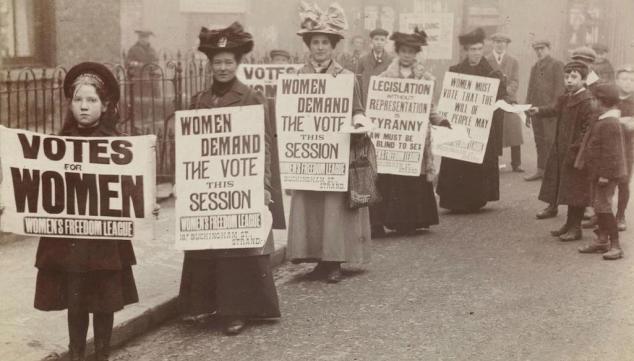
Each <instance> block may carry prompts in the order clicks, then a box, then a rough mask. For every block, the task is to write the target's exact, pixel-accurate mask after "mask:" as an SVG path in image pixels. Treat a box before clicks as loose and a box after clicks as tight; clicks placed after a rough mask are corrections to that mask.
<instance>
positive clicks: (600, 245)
mask: <svg viewBox="0 0 634 361" xmlns="http://www.w3.org/2000/svg"><path fill="white" fill-rule="evenodd" d="M594 233H596V234H597V238H596V239H595V240H594V241H593V242H592V243H590V244H588V245H586V246H584V247H581V248H579V252H580V253H605V252H607V251H609V250H610V240H609V238H608V235H607V233H605V232H600V231H599V230H596V231H594Z"/></svg>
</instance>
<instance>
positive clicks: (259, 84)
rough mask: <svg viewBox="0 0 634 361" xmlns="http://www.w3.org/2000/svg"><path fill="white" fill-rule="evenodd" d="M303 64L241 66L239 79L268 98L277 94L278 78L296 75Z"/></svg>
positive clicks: (238, 74)
mask: <svg viewBox="0 0 634 361" xmlns="http://www.w3.org/2000/svg"><path fill="white" fill-rule="evenodd" d="M303 66H304V65H303V64H240V67H239V68H238V73H237V76H238V79H240V81H241V82H243V83H244V84H246V85H248V86H250V87H251V88H253V89H255V90H257V91H259V92H261V93H262V94H263V95H264V96H265V97H267V98H274V97H275V94H276V92H277V78H279V77H280V75H282V74H292V73H296V72H297V70H299V69H300V68H301V67H303Z"/></svg>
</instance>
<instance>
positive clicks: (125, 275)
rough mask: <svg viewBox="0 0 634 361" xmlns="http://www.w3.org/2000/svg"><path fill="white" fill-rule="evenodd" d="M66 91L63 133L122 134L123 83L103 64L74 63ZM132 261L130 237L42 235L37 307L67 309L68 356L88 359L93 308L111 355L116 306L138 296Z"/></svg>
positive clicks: (101, 342) (103, 354) (99, 355)
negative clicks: (118, 125) (119, 110)
mask: <svg viewBox="0 0 634 361" xmlns="http://www.w3.org/2000/svg"><path fill="white" fill-rule="evenodd" d="M64 94H65V95H66V98H68V99H69V100H70V106H69V108H70V109H69V112H68V115H67V118H66V123H65V124H64V127H63V129H62V130H61V132H60V135H63V136H73V137H111V136H117V135H119V133H118V132H117V130H116V129H115V124H116V122H117V120H118V114H117V111H116V109H117V102H118V101H119V84H118V83H117V80H116V79H115V78H114V76H113V75H112V73H111V72H110V71H109V70H108V69H107V68H106V67H105V66H103V65H101V64H97V63H81V64H79V65H76V66H74V67H73V68H72V69H70V70H69V72H68V74H67V75H66V78H65V79H64ZM155 212H156V210H155ZM134 264H136V259H135V256H134V251H133V249H132V244H131V242H130V241H129V240H92V239H69V238H53V237H42V238H41V239H40V243H39V245H38V249H37V256H36V261H35V266H36V267H37V268H38V273H37V281H36V282H37V283H36V288H35V308H37V309H39V310H42V311H57V310H64V309H68V333H69V339H70V344H69V358H70V360H84V352H85V348H86V333H87V331H88V323H89V319H88V318H89V313H92V314H93V329H94V342H95V359H96V360H98V361H103V360H107V359H108V354H109V348H110V336H111V334H112V326H113V317H114V312H116V311H118V310H121V309H122V308H123V306H125V305H128V304H131V303H135V302H138V300H139V298H138V295H137V290H136V285H135V283H134V277H133V275H132V267H131V266H132V265H134Z"/></svg>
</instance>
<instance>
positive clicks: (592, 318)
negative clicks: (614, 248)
mask: <svg viewBox="0 0 634 361" xmlns="http://www.w3.org/2000/svg"><path fill="white" fill-rule="evenodd" d="M527 148H528V147H527ZM528 152H530V151H529V150H527V151H526V153H528ZM525 157H526V158H529V161H528V163H529V164H527V165H526V166H527V168H528V169H531V165H532V159H530V154H525ZM507 158H508V155H505V158H504V159H505V160H506V159H507ZM501 184H502V188H501V192H502V201H500V202H496V203H492V204H490V205H489V206H487V208H486V209H485V210H484V211H482V212H481V213H479V214H475V215H449V214H446V213H444V212H443V213H442V214H441V225H440V226H437V227H433V228H432V229H431V231H429V232H425V233H420V234H417V235H414V236H411V237H388V238H385V239H380V240H376V241H375V242H374V244H373V260H372V262H371V263H370V264H369V265H368V266H367V268H366V269H363V270H355V269H348V276H349V277H348V278H347V279H345V280H344V281H343V282H342V283H340V284H338V285H329V284H324V283H321V282H315V281H308V280H306V279H305V278H304V275H305V274H306V272H308V271H309V270H310V267H309V266H307V265H290V264H286V265H284V266H282V267H280V268H278V270H277V272H276V277H277V285H278V291H279V295H280V301H281V310H282V319H281V320H280V321H279V322H261V323H258V324H255V325H251V326H250V327H249V328H247V329H246V330H245V332H243V333H242V334H241V335H239V336H236V337H226V336H224V335H223V334H222V332H221V328H220V327H219V326H218V325H217V323H216V322H214V320H209V321H208V322H204V323H200V324H190V323H184V322H181V321H178V320H174V321H171V322H169V323H168V324H166V325H164V326H163V327H160V328H159V329H157V330H155V331H153V332H150V333H149V334H147V335H145V336H143V337H141V338H138V339H135V340H133V341H132V342H130V343H128V344H127V345H126V346H125V347H124V348H123V349H120V350H118V351H117V352H116V353H115V354H114V357H113V358H112V359H113V360H114V361H132V360H134V361H150V360H152V361H159V360H169V361H176V360H178V361H190V360H191V361H193V360H212V359H219V360H224V361H231V360H236V361H237V360H262V361H268V360H342V361H349V360H363V361H366V360H370V361H374V360H469V361H478V360H482V361H493V360H503V361H510V360H522V361H529V360H530V361H627V360H634V272H633V271H634V247H632V246H631V239H632V238H633V235H634V232H632V231H628V232H626V233H624V234H622V237H623V240H624V250H625V254H626V258H625V259H623V260H620V261H615V262H608V261H603V260H602V259H601V257H600V256H599V255H582V254H579V253H578V252H577V251H576V249H577V247H579V246H580V245H582V244H583V243H584V242H586V241H589V240H590V238H591V235H590V233H589V232H586V233H585V236H584V241H583V242H571V243H562V242H559V241H557V240H555V239H553V238H552V237H550V236H549V234H548V231H549V230H550V229H554V228H557V227H558V226H559V225H560V224H561V223H562V222H563V221H564V216H563V215H560V216H559V217H558V218H556V219H551V220H545V221H537V220H536V219H535V217H534V214H535V212H536V211H537V210H539V209H540V208H541V207H543V204H541V203H540V202H539V201H537V200H536V199H535V198H536V197H535V195H536V194H537V192H538V189H539V183H538V182H537V183H526V182H524V181H523V180H522V179H521V175H518V174H514V173H510V172H508V171H503V173H502V175H501ZM562 213H564V214H565V211H564V209H563V208H562ZM633 214H634V212H630V216H629V223H630V224H631V225H632V226H633V227H634V217H632V215H633Z"/></svg>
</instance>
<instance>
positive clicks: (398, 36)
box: [390, 27, 427, 49]
mask: <svg viewBox="0 0 634 361" xmlns="http://www.w3.org/2000/svg"><path fill="white" fill-rule="evenodd" d="M390 40H393V41H394V43H395V44H396V45H407V46H411V47H414V48H417V49H420V48H421V47H423V46H425V45H427V33H425V31H423V30H418V27H416V28H415V29H414V32H413V33H411V34H406V33H401V32H398V31H396V32H394V33H393V34H392V36H390Z"/></svg>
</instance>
